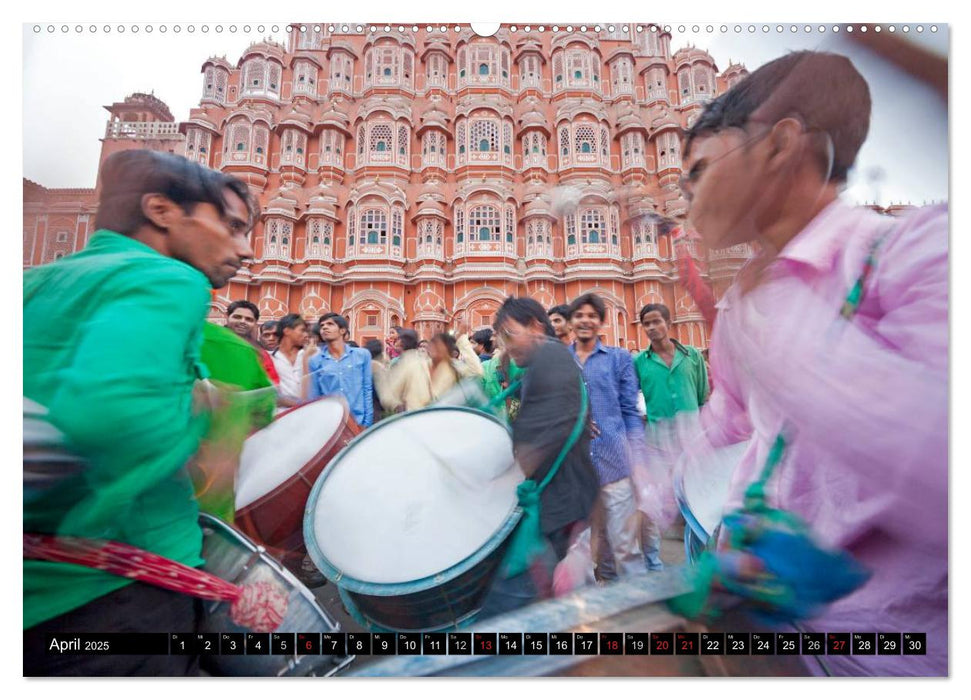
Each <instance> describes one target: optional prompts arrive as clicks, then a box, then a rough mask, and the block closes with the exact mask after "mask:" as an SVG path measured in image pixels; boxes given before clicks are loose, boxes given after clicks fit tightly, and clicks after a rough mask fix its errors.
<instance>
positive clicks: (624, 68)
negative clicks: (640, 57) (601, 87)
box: [610, 56, 634, 95]
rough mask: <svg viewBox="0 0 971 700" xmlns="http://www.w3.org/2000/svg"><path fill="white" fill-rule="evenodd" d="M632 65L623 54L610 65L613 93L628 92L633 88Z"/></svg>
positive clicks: (621, 93)
mask: <svg viewBox="0 0 971 700" xmlns="http://www.w3.org/2000/svg"><path fill="white" fill-rule="evenodd" d="M633 72H634V71H633V65H632V64H631V60H630V59H629V58H628V57H626V56H623V57H621V58H618V59H617V60H616V61H614V62H613V63H612V64H611V65H610V73H611V83H612V85H613V88H614V94H615V95H623V94H630V93H631V92H633V90H634V78H633Z"/></svg>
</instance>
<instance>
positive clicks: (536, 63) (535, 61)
mask: <svg viewBox="0 0 971 700" xmlns="http://www.w3.org/2000/svg"><path fill="white" fill-rule="evenodd" d="M542 77H543V75H542V72H541V70H540V60H539V56H537V55H535V54H530V55H529V56H524V57H523V58H522V59H521V60H520V62H519V85H520V87H539V86H540V85H541V84H542Z"/></svg>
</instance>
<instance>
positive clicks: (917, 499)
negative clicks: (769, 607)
mask: <svg viewBox="0 0 971 700" xmlns="http://www.w3.org/2000/svg"><path fill="white" fill-rule="evenodd" d="M869 121H870V91H869V88H868V86H867V84H866V81H865V80H864V79H863V77H862V76H861V75H860V74H859V72H857V70H856V69H855V68H854V66H853V64H852V63H851V62H850V61H849V60H848V59H847V58H846V57H844V56H838V55H835V54H827V53H816V52H808V51H803V52H798V53H793V54H789V55H786V56H783V57H782V58H779V59H777V60H775V61H771V62H769V63H767V64H765V65H764V66H762V67H760V68H759V69H758V70H756V71H755V72H753V73H752V74H751V75H749V76H748V77H747V78H745V79H744V80H742V81H741V82H739V83H738V84H737V85H735V86H734V87H733V88H732V89H731V90H729V91H728V92H726V93H724V94H723V95H720V96H719V97H717V98H716V99H715V100H713V101H712V102H711V103H709V104H708V105H707V106H706V107H705V110H704V112H703V113H702V114H701V116H700V117H699V118H698V120H697V121H696V122H695V123H694V125H693V126H692V128H691V130H690V132H689V133H688V137H687V142H686V144H685V149H684V170H685V172H686V173H687V175H686V178H685V182H684V187H685V189H686V192H687V194H688V195H689V196H690V198H691V207H690V211H689V224H691V225H692V226H693V227H694V228H695V229H696V230H697V231H698V233H699V234H700V235H701V237H702V239H703V240H704V241H705V243H706V244H707V245H708V246H709V247H712V248H719V247H724V246H729V245H734V244H741V243H748V242H757V243H758V246H759V250H760V252H759V255H758V256H757V257H756V258H755V259H754V260H753V261H751V262H750V263H749V264H748V265H747V267H746V268H745V269H744V270H743V272H742V273H741V274H740V276H739V278H738V280H736V282H735V283H734V284H733V285H732V286H731V287H730V288H729V289H728V290H727V291H726V293H725V294H724V296H723V297H722V300H721V301H720V302H719V309H720V310H719V315H718V321H717V323H716V324H715V330H714V334H713V337H712V340H711V360H712V368H711V369H712V373H713V374H714V375H715V376H716V377H717V383H716V386H715V390H714V391H713V392H712V395H711V397H710V398H709V399H708V401H707V402H706V403H705V405H704V407H703V408H702V410H701V414H700V415H701V421H702V424H703V426H704V428H705V432H706V436H707V438H708V440H710V441H711V442H713V443H714V444H715V445H716V446H717V445H721V444H729V443H732V442H738V441H740V440H744V439H747V438H751V439H752V441H753V444H752V445H750V446H749V449H748V450H747V451H746V452H745V457H743V459H742V461H741V463H740V464H739V465H738V466H737V467H736V469H735V471H734V473H733V477H732V485H731V488H730V492H729V498H728V502H727V504H726V509H727V510H731V509H733V508H737V507H739V506H740V504H741V503H742V500H743V498H744V493H745V491H746V489H747V488H748V486H749V485H750V484H751V483H752V482H754V481H755V480H756V479H758V477H759V474H760V473H761V471H762V469H763V467H764V465H765V460H766V455H767V454H769V451H770V448H771V447H772V446H773V445H774V444H777V438H778V437H779V436H782V438H783V440H784V442H785V445H786V447H785V454H784V457H783V461H782V466H781V467H780V468H779V470H778V472H779V473H778V475H777V476H778V479H776V480H773V481H772V482H770V483H769V484H768V489H767V490H770V491H771V493H772V505H773V507H776V508H780V509H785V510H788V511H791V512H793V513H795V514H796V515H798V516H800V517H801V518H802V519H804V520H805V521H806V522H808V523H811V526H812V529H813V531H814V533H815V535H816V536H817V537H818V538H819V540H820V542H821V544H822V545H824V546H829V547H833V548H840V549H846V550H848V551H849V552H850V553H851V554H853V555H854V556H855V557H856V558H857V559H858V561H860V562H861V563H862V564H863V565H864V566H866V567H867V568H868V569H869V570H870V571H871V572H872V576H871V578H870V579H869V580H868V581H867V583H866V584H865V585H863V586H862V588H860V589H858V590H857V591H855V592H853V593H852V594H849V595H847V596H846V597H844V598H841V599H839V600H837V601H836V602H834V603H833V604H832V605H831V606H830V607H829V608H828V609H826V610H825V611H824V612H823V613H822V614H820V615H818V616H817V617H814V618H813V619H810V620H808V621H805V622H803V623H801V627H803V628H804V629H806V631H826V632H830V631H834V630H838V629H849V628H850V627H852V625H854V624H856V621H863V620H868V619H869V620H873V619H880V620H882V621H884V622H888V621H889V622H891V623H892V624H893V626H894V628H895V629H910V628H913V627H920V629H921V631H924V632H926V634H927V640H926V641H927V644H926V649H927V655H926V656H921V657H911V656H896V657H891V656H877V657H873V658H870V659H868V660H867V661H866V662H865V661H864V659H863V658H862V657H854V656H849V657H841V656H827V657H826V665H827V666H828V670H829V672H830V673H832V674H835V675H861V674H874V675H911V674H914V675H945V674H946V673H947V649H948V644H947V595H948V593H947V582H948V554H947V552H948V549H947V532H948V530H947V512H948V508H947V503H948V489H947V486H948V480H947V464H948V452H947V447H948V431H947V425H948V381H947V380H948V359H947V358H948V335H949V334H948V322H947V318H948V282H947V280H948V242H947V230H948V218H947V211H946V208H945V207H927V208H924V209H921V210H918V211H917V212H915V213H913V214H912V215H909V216H906V217H903V218H900V219H892V218H887V217H885V216H881V215H879V214H877V213H875V212H872V211H870V210H868V209H863V208H859V207H855V206H852V205H851V204H850V203H847V202H843V201H841V200H840V197H839V194H840V191H841V189H842V187H843V185H844V183H845V181H846V177H847V173H848V172H849V170H850V168H851V167H852V166H853V164H854V162H855V159H856V155H857V152H858V151H859V149H860V147H861V146H862V144H863V142H864V139H865V138H866V135H867V131H868V128H869ZM848 499H849V500H848ZM888 615H889V616H890V617H888ZM812 668H814V669H815V670H818V669H817V667H816V666H815V665H813V666H812Z"/></svg>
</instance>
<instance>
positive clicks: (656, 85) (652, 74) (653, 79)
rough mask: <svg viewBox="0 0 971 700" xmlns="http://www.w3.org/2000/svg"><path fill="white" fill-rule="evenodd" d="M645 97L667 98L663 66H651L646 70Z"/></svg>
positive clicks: (653, 98) (654, 98)
mask: <svg viewBox="0 0 971 700" xmlns="http://www.w3.org/2000/svg"><path fill="white" fill-rule="evenodd" d="M646 80H647V97H648V99H650V100H665V101H667V99H668V89H667V76H666V74H665V72H664V69H663V68H652V69H651V70H649V71H648V72H647V76H646Z"/></svg>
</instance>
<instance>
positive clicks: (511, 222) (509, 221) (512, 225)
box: [506, 205, 516, 243]
mask: <svg viewBox="0 0 971 700" xmlns="http://www.w3.org/2000/svg"><path fill="white" fill-rule="evenodd" d="M515 238H516V218H515V214H514V213H513V208H512V206H510V205H506V243H512V242H513V241H514V240H515Z"/></svg>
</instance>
